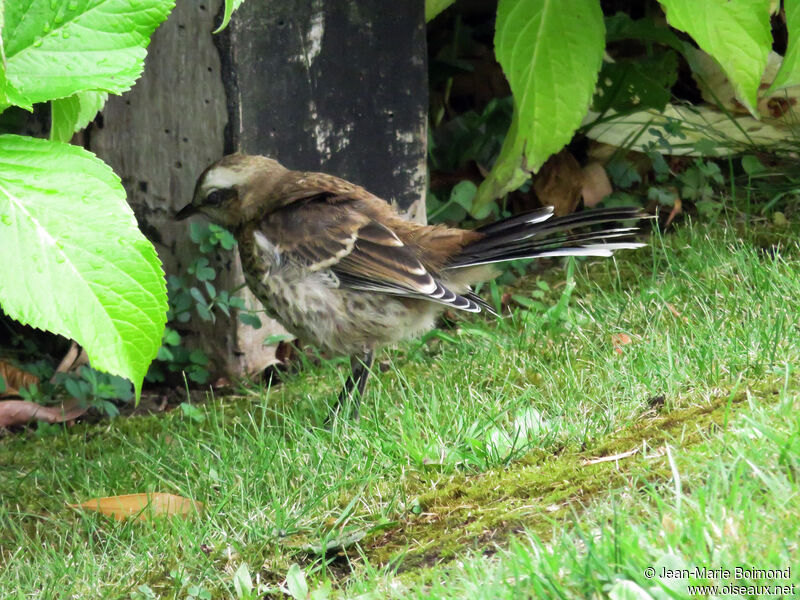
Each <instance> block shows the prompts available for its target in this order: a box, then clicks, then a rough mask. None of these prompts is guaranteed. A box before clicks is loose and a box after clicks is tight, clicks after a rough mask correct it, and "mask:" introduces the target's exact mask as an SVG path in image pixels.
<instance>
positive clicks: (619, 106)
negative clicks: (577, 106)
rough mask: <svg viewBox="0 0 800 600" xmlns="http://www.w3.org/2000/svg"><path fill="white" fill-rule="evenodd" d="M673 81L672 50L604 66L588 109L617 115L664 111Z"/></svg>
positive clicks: (675, 57) (675, 64)
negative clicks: (613, 112)
mask: <svg viewBox="0 0 800 600" xmlns="http://www.w3.org/2000/svg"><path fill="white" fill-rule="evenodd" d="M677 80H678V55H677V54H676V53H675V52H673V51H672V50H665V51H662V52H657V53H655V54H654V55H653V56H645V57H641V58H636V59H620V60H617V61H616V62H604V63H603V68H602V69H601V70H600V82H599V84H598V86H597V90H596V91H595V95H594V100H593V102H592V104H593V106H592V109H593V110H596V111H597V112H606V111H608V110H613V111H615V112H617V113H621V112H626V111H632V110H644V109H646V108H655V109H657V110H664V107H665V106H666V105H667V103H668V102H669V101H670V98H671V97H672V94H671V91H670V90H671V88H672V86H673V85H674V84H675V82H676V81H677Z"/></svg>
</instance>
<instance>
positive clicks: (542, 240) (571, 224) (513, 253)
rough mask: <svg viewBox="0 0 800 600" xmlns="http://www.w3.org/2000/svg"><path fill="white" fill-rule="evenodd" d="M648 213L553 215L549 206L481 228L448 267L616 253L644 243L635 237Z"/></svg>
mask: <svg viewBox="0 0 800 600" xmlns="http://www.w3.org/2000/svg"><path fill="white" fill-rule="evenodd" d="M649 218H650V217H649V215H647V214H645V213H643V212H642V211H641V209H638V208H632V207H620V208H600V209H595V210H587V211H583V212H580V213H575V214H571V215H566V216H564V217H554V216H553V208H552V207H550V206H548V207H546V208H542V209H539V210H536V211H533V212H529V213H525V214H523V215H518V216H514V217H510V218H508V219H504V220H503V221H498V222H497V223H491V224H489V225H485V226H484V227H481V228H480V229H478V230H477V231H478V232H480V233H482V234H484V237H483V238H481V239H479V240H477V241H475V242H472V243H470V244H467V245H466V246H464V248H462V250H461V252H459V253H458V254H457V255H455V256H454V257H453V258H452V259H451V260H450V262H449V263H448V265H447V268H448V269H459V268H462V267H475V266H478V265H488V264H491V263H497V262H503V261H507V260H515V259H521V258H537V257H538V258H542V257H547V256H611V254H612V253H613V252H614V250H623V249H633V248H641V247H642V246H645V245H646V244H643V243H641V242H637V241H635V236H636V234H637V233H638V232H639V231H640V225H641V223H642V221H643V220H644V219H649Z"/></svg>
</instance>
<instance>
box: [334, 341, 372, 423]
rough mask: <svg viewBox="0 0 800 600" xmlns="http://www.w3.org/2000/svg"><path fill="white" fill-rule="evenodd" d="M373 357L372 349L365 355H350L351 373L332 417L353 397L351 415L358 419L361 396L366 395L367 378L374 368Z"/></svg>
mask: <svg viewBox="0 0 800 600" xmlns="http://www.w3.org/2000/svg"><path fill="white" fill-rule="evenodd" d="M373 359H374V353H373V352H372V350H369V351H368V352H366V353H365V354H364V355H363V356H356V355H353V356H351V357H350V375H349V376H348V377H347V381H345V383H344V388H343V389H342V391H341V392H340V393H339V399H338V400H337V401H336V406H335V407H334V408H333V411H332V414H331V417H333V416H335V415H336V414H337V413H338V412H339V411H341V410H342V408H343V407H344V406H345V404H346V403H347V400H348V399H352V401H353V409H352V413H351V416H352V418H353V420H355V421H357V420H358V409H359V407H360V405H361V396H363V395H364V390H365V389H366V387H367V379H369V372H370V369H371V368H372V361H373Z"/></svg>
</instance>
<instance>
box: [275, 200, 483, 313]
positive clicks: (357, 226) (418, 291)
mask: <svg viewBox="0 0 800 600" xmlns="http://www.w3.org/2000/svg"><path fill="white" fill-rule="evenodd" d="M261 233H262V234H263V235H264V236H265V237H266V238H267V239H269V240H270V242H271V243H272V244H274V245H276V246H278V247H279V248H280V250H281V253H282V254H283V255H284V256H285V257H286V258H291V259H292V260H295V261H298V262H300V263H302V264H304V265H305V266H306V267H307V268H308V269H310V270H311V271H318V270H321V269H331V270H332V271H333V272H334V273H335V274H336V276H337V277H338V279H339V283H340V285H341V286H342V287H346V288H350V289H354V290H362V291H370V292H378V293H384V294H392V295H398V296H406V297H410V298H422V299H426V300H431V301H433V302H439V303H442V304H447V305H450V306H452V307H454V308H458V309H461V310H468V311H472V312H479V311H480V307H479V306H478V305H477V304H476V303H475V302H474V301H473V300H470V299H468V298H466V297H464V296H460V295H458V294H456V293H454V292H452V291H451V290H449V289H447V288H446V287H445V286H444V285H443V284H442V282H441V281H439V279H438V277H436V274H435V273H431V272H430V271H428V269H426V268H425V266H424V265H423V264H422V262H420V260H419V258H417V255H416V253H415V251H414V249H413V248H410V247H409V246H408V245H406V244H405V243H404V242H403V241H402V240H401V239H400V238H399V237H398V236H397V235H396V234H395V233H394V232H393V231H392V230H391V229H390V228H389V227H387V226H385V225H383V224H381V223H379V222H378V221H376V220H375V219H373V218H371V217H370V216H368V215H365V214H363V213H362V212H359V211H358V210H356V209H354V208H353V206H352V205H348V203H346V202H341V197H340V196H339V197H337V198H336V202H335V203H330V202H329V201H327V199H326V197H325V196H324V195H321V196H317V197H313V198H310V199H305V200H302V201H300V202H295V203H292V204H290V205H289V206H286V207H284V208H282V209H280V210H277V211H275V212H273V213H271V214H270V215H267V216H266V217H265V218H264V220H263V221H262V224H261Z"/></svg>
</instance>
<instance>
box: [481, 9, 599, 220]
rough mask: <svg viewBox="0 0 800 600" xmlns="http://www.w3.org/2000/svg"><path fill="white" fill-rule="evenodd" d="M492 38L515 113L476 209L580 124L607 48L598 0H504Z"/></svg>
mask: <svg viewBox="0 0 800 600" xmlns="http://www.w3.org/2000/svg"><path fill="white" fill-rule="evenodd" d="M494 43H495V54H496V55H497V60H498V61H499V62H500V65H501V66H502V67H503V72H504V73H505V75H506V78H507V79H508V82H509V84H510V86H511V91H512V92H513V94H514V116H513V119H512V122H511V127H510V128H509V131H508V134H507V135H506V139H505V141H504V143H503V148H502V150H501V151H500V156H499V157H498V159H497V161H496V162H495V164H494V166H493V167H492V171H491V172H490V174H489V176H488V177H487V178H486V180H485V181H484V182H483V183H482V184H481V186H480V188H479V190H478V194H477V196H476V197H475V202H474V204H473V212H475V211H480V210H481V209H482V208H483V207H484V206H485V205H486V204H488V203H489V202H490V201H491V200H492V199H494V198H498V197H500V196H502V195H503V194H505V193H507V192H509V191H511V190H514V189H516V188H518V187H519V186H520V185H521V184H522V183H524V182H525V180H526V179H527V177H528V173H529V172H531V171H536V170H537V169H538V168H539V167H541V166H542V164H544V162H545V161H546V160H547V158H548V157H549V156H550V155H551V154H553V153H555V152H557V151H558V150H560V149H561V148H562V147H563V146H564V145H565V144H566V143H567V142H569V140H570V138H571V137H572V135H573V133H574V132H575V130H576V129H577V128H578V126H579V125H580V123H581V120H582V119H583V117H584V115H585V114H586V110H587V109H588V107H589V103H590V101H591V99H592V95H593V93H594V89H595V84H596V83H597V73H598V71H599V70H600V65H601V63H602V58H603V50H604V48H605V26H604V24H603V13H602V11H601V10H600V3H599V2H597V0H559V1H558V2H555V1H554V0H500V3H499V5H498V7H497V30H496V33H495V42H494ZM565 49H568V51H565Z"/></svg>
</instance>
